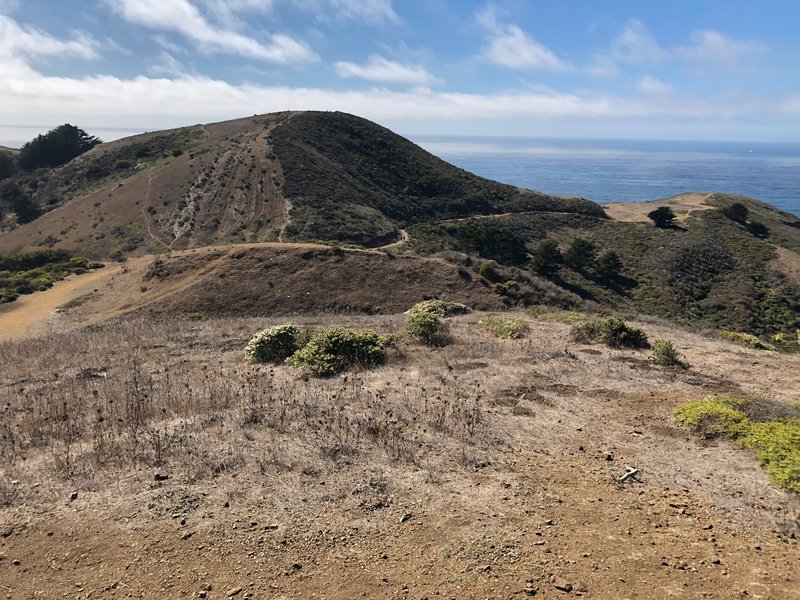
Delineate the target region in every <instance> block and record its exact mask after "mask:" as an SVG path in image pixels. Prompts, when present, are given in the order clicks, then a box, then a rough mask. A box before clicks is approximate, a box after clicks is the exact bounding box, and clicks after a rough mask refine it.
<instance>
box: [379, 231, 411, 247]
mask: <svg viewBox="0 0 800 600" xmlns="http://www.w3.org/2000/svg"><path fill="white" fill-rule="evenodd" d="M409 239H410V236H409V235H408V232H407V231H406V230H405V229H401V230H400V239H399V240H397V241H396V242H392V243H391V244H386V245H385V246H379V247H378V248H377V250H391V249H392V248H399V247H400V246H404V245H405V244H407V243H408V240H409Z"/></svg>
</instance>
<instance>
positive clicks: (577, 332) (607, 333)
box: [572, 317, 650, 348]
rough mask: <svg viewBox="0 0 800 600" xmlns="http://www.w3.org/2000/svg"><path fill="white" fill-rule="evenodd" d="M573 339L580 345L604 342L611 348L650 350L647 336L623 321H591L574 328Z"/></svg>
mask: <svg viewBox="0 0 800 600" xmlns="http://www.w3.org/2000/svg"><path fill="white" fill-rule="evenodd" d="M572 339H573V340H574V341H576V342H580V343H590V342H596V341H599V342H603V343H604V344H606V345H607V346H609V347H611V348H649V347H650V343H649V341H648V340H647V334H645V332H644V331H642V330H641V329H637V328H636V327H631V326H629V325H627V324H626V323H625V321H623V320H622V319H619V318H616V317H612V318H609V319H605V320H604V321H599V320H591V321H587V322H586V323H581V324H578V325H576V326H575V327H573V328H572Z"/></svg>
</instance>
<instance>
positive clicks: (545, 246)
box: [531, 240, 564, 277]
mask: <svg viewBox="0 0 800 600" xmlns="http://www.w3.org/2000/svg"><path fill="white" fill-rule="evenodd" d="M562 262H564V257H563V256H562V255H561V250H559V248H558V243H556V242H555V241H554V240H545V241H543V242H542V243H541V244H539V245H538V246H537V247H536V249H535V250H534V251H533V254H532V255H531V268H532V269H533V270H534V271H535V272H537V273H538V274H539V275H544V276H545V277H547V276H550V275H554V274H555V273H556V271H558V267H559V266H560V265H561V263H562Z"/></svg>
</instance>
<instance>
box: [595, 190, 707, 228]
mask: <svg viewBox="0 0 800 600" xmlns="http://www.w3.org/2000/svg"><path fill="white" fill-rule="evenodd" d="M713 195H714V194H713V193H710V194H707V193H691V194H679V195H678V196H672V197H671V198H664V199H662V200H651V201H649V202H615V203H612V204H606V205H604V206H603V209H605V211H606V214H607V215H608V216H609V217H611V218H612V219H614V220H615V221H627V222H630V223H650V222H651V221H650V219H649V218H648V217H647V213H649V212H650V211H652V210H654V209H655V208H657V207H659V206H669V207H670V208H672V210H673V211H675V214H676V216H677V218H676V221H677V222H679V223H685V222H686V220H687V219H688V218H689V216H690V215H691V214H692V213H693V212H695V211H703V210H710V209H712V208H714V207H713V206H711V205H710V204H706V200H707V199H708V198H710V197H711V196H713Z"/></svg>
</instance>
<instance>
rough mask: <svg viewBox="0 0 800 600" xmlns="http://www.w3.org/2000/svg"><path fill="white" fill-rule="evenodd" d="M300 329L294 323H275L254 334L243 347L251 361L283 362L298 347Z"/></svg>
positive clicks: (246, 356)
mask: <svg viewBox="0 0 800 600" xmlns="http://www.w3.org/2000/svg"><path fill="white" fill-rule="evenodd" d="M299 338H300V330H299V329H298V328H297V327H295V326H294V325H276V326H275V327H270V328H269V329H265V330H263V331H259V332H258V333H257V334H255V335H254V336H253V337H252V338H251V339H250V341H249V342H248V343H247V346H245V349H244V356H245V358H246V359H247V360H249V361H250V362H253V363H267V362H283V361H284V360H286V359H287V358H289V357H290V356H291V355H292V354H294V353H295V352H296V351H297V350H299V349H300V345H299Z"/></svg>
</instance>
